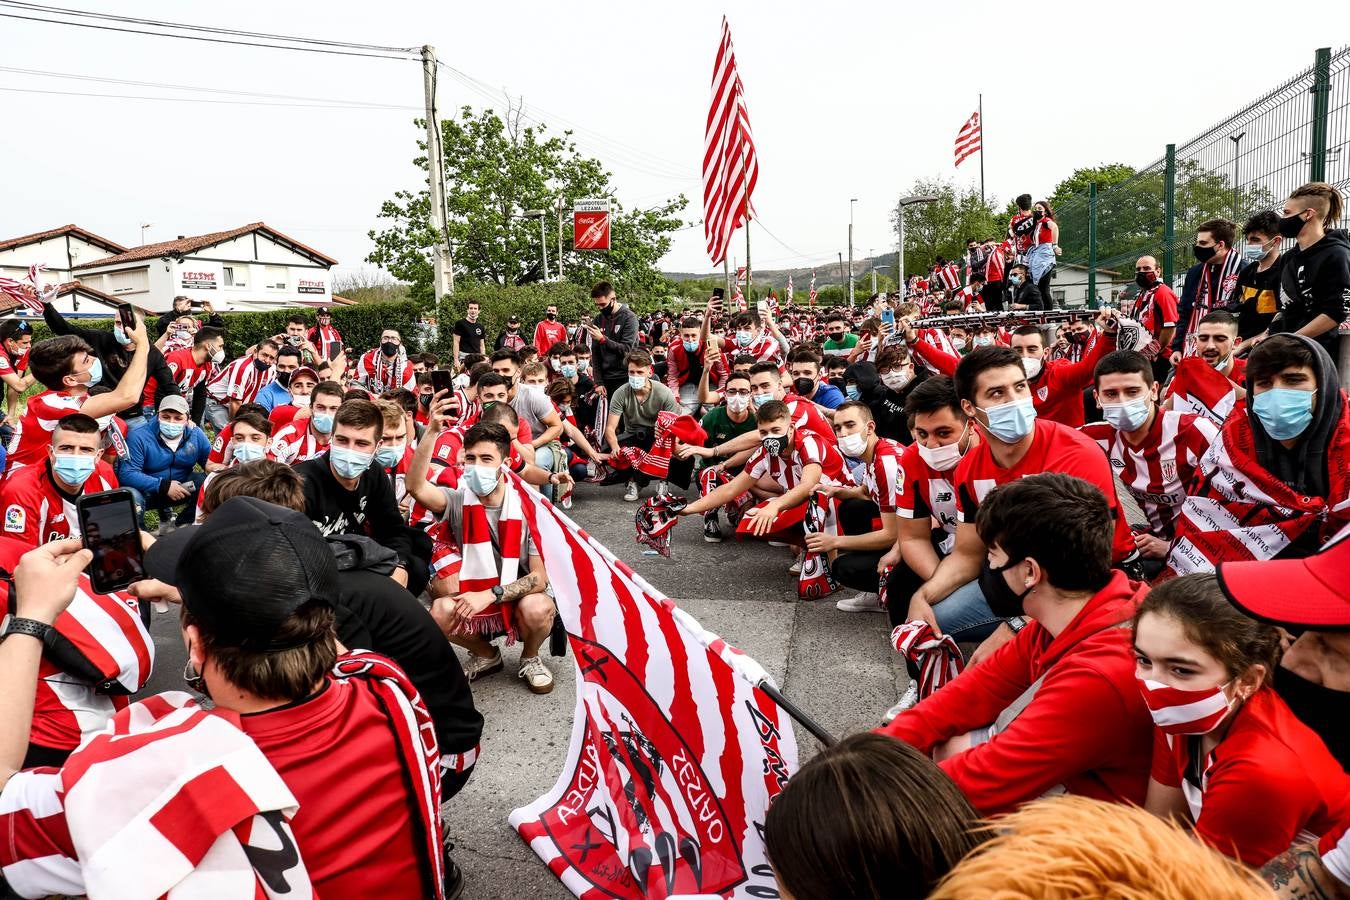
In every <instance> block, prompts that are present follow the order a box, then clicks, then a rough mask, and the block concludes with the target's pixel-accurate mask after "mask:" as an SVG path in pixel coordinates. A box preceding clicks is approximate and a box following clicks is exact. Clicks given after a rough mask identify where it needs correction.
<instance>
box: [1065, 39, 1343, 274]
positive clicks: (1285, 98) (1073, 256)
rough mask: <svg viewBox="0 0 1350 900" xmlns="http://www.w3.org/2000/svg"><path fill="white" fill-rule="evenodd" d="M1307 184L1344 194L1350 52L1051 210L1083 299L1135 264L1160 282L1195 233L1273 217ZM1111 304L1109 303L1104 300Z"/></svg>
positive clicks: (1187, 260) (1327, 55)
mask: <svg viewBox="0 0 1350 900" xmlns="http://www.w3.org/2000/svg"><path fill="white" fill-rule="evenodd" d="M1309 181H1328V182H1330V183H1332V184H1333V185H1335V186H1337V187H1338V188H1339V189H1340V190H1341V192H1342V194H1344V193H1346V191H1347V189H1350V47H1345V48H1342V49H1341V50H1339V51H1337V52H1335V53H1333V52H1332V51H1331V50H1330V49H1322V50H1318V51H1317V55H1316V59H1315V62H1314V64H1313V65H1312V66H1311V67H1309V68H1308V69H1306V70H1305V71H1303V72H1300V73H1299V74H1297V75H1295V76H1294V77H1293V78H1290V79H1289V80H1288V81H1286V82H1284V83H1283V84H1281V85H1279V86H1278V87H1276V88H1275V89H1274V90H1272V91H1270V92H1269V93H1267V94H1265V95H1264V96H1262V97H1260V98H1259V99H1257V100H1256V101H1255V102H1253V103H1252V104H1250V105H1249V106H1247V107H1246V108H1244V109H1242V110H1241V111H1239V112H1237V113H1235V114H1234V115H1232V116H1229V117H1228V118H1226V119H1224V120H1223V121H1222V122H1220V123H1218V124H1217V125H1214V126H1213V127H1211V128H1208V129H1206V130H1205V131H1204V132H1202V133H1201V134H1199V135H1197V136H1196V137H1194V138H1191V139H1190V140H1189V141H1186V142H1185V143H1182V144H1169V145H1167V148H1166V150H1165V152H1164V153H1163V155H1162V157H1161V158H1160V159H1158V160H1156V161H1155V162H1153V163H1152V164H1150V165H1148V166H1146V167H1145V168H1144V169H1142V170H1141V171H1139V172H1137V173H1136V174H1134V175H1132V176H1130V177H1129V178H1128V179H1126V180H1124V181H1121V182H1119V183H1116V184H1113V185H1110V186H1106V185H1101V186H1098V185H1095V184H1094V185H1089V187H1088V189H1087V190H1084V191H1082V192H1080V193H1079V194H1076V195H1074V196H1073V197H1072V198H1070V199H1069V200H1068V201H1067V202H1061V203H1060V205H1059V206H1058V207H1057V208H1056V209H1055V217H1056V219H1057V220H1058V221H1059V225H1060V246H1061V247H1062V248H1063V255H1062V256H1061V257H1060V262H1061V263H1072V264H1074V265H1078V266H1083V267H1085V269H1086V271H1087V273H1088V274H1087V280H1088V297H1090V298H1091V297H1094V296H1100V295H1106V294H1107V291H1106V290H1104V289H1103V288H1105V287H1106V285H1105V284H1100V283H1099V282H1102V281H1104V280H1109V279H1110V276H1109V275H1105V274H1102V273H1100V272H1099V270H1114V271H1117V272H1120V273H1121V275H1120V279H1121V281H1129V280H1132V278H1133V273H1134V261H1135V260H1136V259H1138V258H1139V257H1140V256H1144V255H1149V256H1153V257H1156V258H1157V259H1158V261H1159V262H1160V263H1161V264H1162V268H1163V273H1164V275H1165V276H1166V278H1167V280H1169V281H1172V280H1173V279H1174V278H1175V277H1177V276H1179V275H1180V274H1182V273H1184V272H1185V271H1186V269H1187V268H1188V267H1189V266H1190V265H1191V263H1192V262H1193V260H1192V258H1191V252H1190V248H1191V244H1192V242H1193V240H1194V237H1195V227H1196V226H1197V225H1198V224H1200V223H1201V222H1204V221H1206V220H1207V219H1214V218H1224V219H1231V220H1233V221H1234V222H1236V223H1237V224H1238V228H1239V230H1240V229H1241V227H1242V225H1243V223H1244V222H1245V221H1246V219H1247V218H1248V217H1249V216H1251V215H1252V214H1253V213H1257V212H1260V211H1262V210H1266V209H1272V208H1276V209H1277V208H1278V207H1279V206H1280V205H1281V204H1282V203H1283V202H1284V200H1285V198H1287V197H1288V196H1289V194H1290V193H1291V192H1292V191H1293V190H1294V189H1295V188H1297V187H1298V186H1299V185H1301V184H1305V183H1307V182H1309ZM1108 299H1109V297H1108Z"/></svg>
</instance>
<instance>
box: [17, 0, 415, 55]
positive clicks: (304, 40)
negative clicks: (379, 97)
mask: <svg viewBox="0 0 1350 900" xmlns="http://www.w3.org/2000/svg"><path fill="white" fill-rule="evenodd" d="M0 6H9V7H12V8H14V9H22V10H25V11H27V12H43V13H49V14H53V13H54V14H57V15H65V16H78V17H83V18H91V19H102V20H104V21H108V22H123V23H129V24H134V25H147V26H151V27H155V28H174V29H178V30H181V31H201V32H207V33H210V34H226V35H234V36H236V37H248V38H255V39H259V40H273V41H288V42H291V43H297V44H316V45H321V46H326V47H344V48H347V49H349V50H370V51H377V52H384V53H415V52H417V48H416V47H382V46H379V45H376V44H358V43H354V42H351V41H328V40H323V39H322V38H310V37H293V36H290V35H284V34H270V33H267V32H258V31H241V30H239V29H235V28H219V27H216V26H211V25H190V24H186V23H182V22H166V21H163V20H160V19H144V18H139V17H136V16H119V15H114V14H112V13H100V12H93V11H90V10H84V9H68V8H65V7H61V6H45V5H43V4H40V3H28V2H24V0H0Z"/></svg>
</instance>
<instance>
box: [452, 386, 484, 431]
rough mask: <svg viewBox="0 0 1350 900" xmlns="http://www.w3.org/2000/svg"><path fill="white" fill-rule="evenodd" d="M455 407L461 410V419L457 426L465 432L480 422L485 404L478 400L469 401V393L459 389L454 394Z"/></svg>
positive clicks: (458, 420)
mask: <svg viewBox="0 0 1350 900" xmlns="http://www.w3.org/2000/svg"><path fill="white" fill-rule="evenodd" d="M454 398H455V406H456V408H457V409H458V410H459V418H458V419H457V420H455V424H456V425H457V426H459V427H460V428H463V429H465V430H467V429H469V428H472V427H473V426H474V424H475V423H477V421H478V417H479V416H481V415H482V414H483V404H481V403H479V402H478V401H477V400H470V399H469V392H468V391H467V390H465V389H464V388H458V389H457V390H456V391H455V394H454Z"/></svg>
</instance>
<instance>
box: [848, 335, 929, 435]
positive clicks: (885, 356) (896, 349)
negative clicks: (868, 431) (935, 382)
mask: <svg viewBox="0 0 1350 900" xmlns="http://www.w3.org/2000/svg"><path fill="white" fill-rule="evenodd" d="M878 370H879V371H878ZM927 375H928V372H927V370H926V369H916V367H915V365H914V360H913V359H912V358H911V357H910V355H909V351H908V349H906V348H905V347H904V346H903V345H901V346H893V347H887V348H885V349H884V350H882V351H881V353H879V354H878V355H877V363H876V365H875V366H874V365H872V364H871V363H870V362H866V361H863V362H855V363H853V364H852V365H850V366H849V367H848V368H847V369H845V370H844V386H845V392H846V393H847V394H848V399H850V400H861V401H862V402H863V403H866V404H867V408H868V409H870V410H871V411H872V421H873V422H875V423H876V429H877V437H884V438H890V439H891V440H893V441H899V442H900V443H902V444H905V445H909V444H912V443H914V438H913V436H912V435H911V434H910V432H909V417H908V416H906V415H905V400H906V398H908V397H909V394H910V391H912V390H914V388H915V387H917V386H918V385H919V383H920V382H922V381H923V380H924V378H926V377H927ZM855 394H856V396H855Z"/></svg>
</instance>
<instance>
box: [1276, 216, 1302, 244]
mask: <svg viewBox="0 0 1350 900" xmlns="http://www.w3.org/2000/svg"><path fill="white" fill-rule="evenodd" d="M1306 224H1308V223H1307V222H1305V221H1304V219H1303V213H1299V214H1298V215H1296V216H1280V237H1286V238H1296V237H1298V233H1299V232H1300V231H1302V230H1303V226H1304V225H1306Z"/></svg>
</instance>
